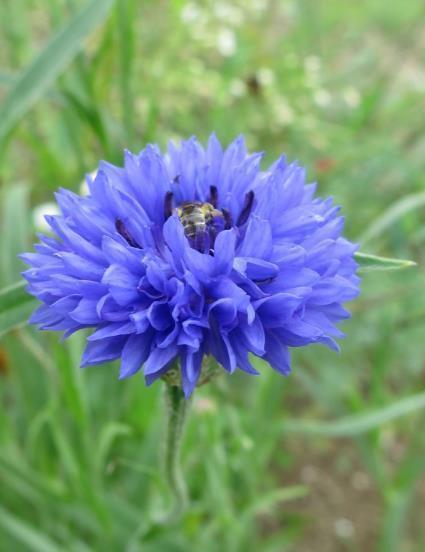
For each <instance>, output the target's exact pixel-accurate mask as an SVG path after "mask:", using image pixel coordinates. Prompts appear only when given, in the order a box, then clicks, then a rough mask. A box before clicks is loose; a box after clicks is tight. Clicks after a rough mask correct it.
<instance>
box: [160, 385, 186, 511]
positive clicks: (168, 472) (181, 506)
mask: <svg viewBox="0 0 425 552" xmlns="http://www.w3.org/2000/svg"><path fill="white" fill-rule="evenodd" d="M165 404H166V431H165V449H164V471H165V479H166V482H167V485H168V487H169V489H170V491H171V493H172V495H173V500H174V505H173V509H172V511H171V513H170V516H169V517H170V520H171V519H174V520H175V519H178V518H180V517H181V516H182V514H183V513H184V511H185V510H186V509H187V506H188V495H187V489H186V483H185V481H184V478H183V476H182V472H181V465H180V444H181V437H182V433H183V426H184V421H185V417H186V411H187V406H188V401H186V399H185V398H184V395H183V392H182V390H181V388H180V387H178V386H176V385H170V384H169V383H166V384H165Z"/></svg>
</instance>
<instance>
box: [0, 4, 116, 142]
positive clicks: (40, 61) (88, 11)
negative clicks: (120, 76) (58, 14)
mask: <svg viewBox="0 0 425 552" xmlns="http://www.w3.org/2000/svg"><path fill="white" fill-rule="evenodd" d="M112 2H113V0H92V1H91V2H90V3H89V4H88V5H87V6H86V7H85V8H84V9H83V10H82V11H81V12H79V13H78V14H77V15H76V16H75V17H74V18H72V19H71V21H70V22H69V23H68V24H67V25H66V26H65V27H63V28H62V29H61V30H60V31H59V33H58V34H57V35H56V36H54V37H53V38H52V39H51V40H50V41H49V42H48V44H47V46H46V47H45V48H44V50H42V52H41V53H40V54H39V56H38V57H37V58H36V59H35V60H34V61H33V62H32V63H31V64H30V65H29V67H27V69H25V70H24V71H23V72H22V74H21V75H20V76H19V78H18V79H17V81H16V82H15V84H14V85H13V86H12V88H11V89H10V91H9V93H8V95H7V96H6V98H5V100H4V102H3V104H2V106H1V107H0V140H2V139H3V138H4V137H5V136H6V135H7V134H8V133H9V132H10V131H11V130H12V128H13V127H14V126H15V125H16V124H17V123H18V122H19V120H20V119H21V118H22V117H23V116H24V115H25V113H27V112H28V111H29V110H30V109H31V108H32V106H33V105H34V104H35V103H36V102H37V101H38V100H40V99H41V98H43V97H44V94H45V92H46V91H47V89H48V88H49V87H50V86H51V85H52V84H53V83H54V82H55V80H56V78H57V77H58V76H59V75H60V74H61V73H62V72H63V71H64V70H65V68H66V67H67V65H68V64H69V63H70V62H71V60H72V59H73V57H74V56H75V55H76V54H77V52H78V51H79V50H80V49H81V47H82V44H83V41H84V39H85V38H86V37H87V36H88V35H89V34H90V33H91V32H92V31H93V30H94V29H95V28H96V27H97V26H98V25H99V24H100V23H102V21H103V20H104V19H105V17H106V15H107V14H108V12H109V9H110V8H111V6H112Z"/></svg>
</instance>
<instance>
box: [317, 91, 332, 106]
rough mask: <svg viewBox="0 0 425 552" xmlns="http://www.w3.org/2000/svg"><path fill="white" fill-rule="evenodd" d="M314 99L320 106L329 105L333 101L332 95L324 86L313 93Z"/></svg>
mask: <svg viewBox="0 0 425 552" xmlns="http://www.w3.org/2000/svg"><path fill="white" fill-rule="evenodd" d="M313 100H314V102H315V103H316V104H317V105H318V106H319V107H329V105H330V104H331V102H332V96H331V95H330V93H329V92H328V91H327V90H325V89H324V88H318V89H317V90H315V91H314V93H313Z"/></svg>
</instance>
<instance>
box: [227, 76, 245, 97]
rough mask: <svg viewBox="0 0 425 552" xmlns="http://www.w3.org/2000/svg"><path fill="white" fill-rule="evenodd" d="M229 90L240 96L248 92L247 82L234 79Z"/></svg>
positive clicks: (233, 94)
mask: <svg viewBox="0 0 425 552" xmlns="http://www.w3.org/2000/svg"><path fill="white" fill-rule="evenodd" d="M229 92H230V94H231V95H232V96H235V97H236V98H240V97H241V96H245V94H246V86H245V83H244V82H243V81H242V80H241V79H233V80H232V81H231V83H230V88H229Z"/></svg>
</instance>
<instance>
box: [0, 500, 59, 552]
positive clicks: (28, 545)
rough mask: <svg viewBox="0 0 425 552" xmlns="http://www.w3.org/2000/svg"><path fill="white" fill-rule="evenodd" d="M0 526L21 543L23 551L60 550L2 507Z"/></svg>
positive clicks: (44, 536) (53, 551)
mask: <svg viewBox="0 0 425 552" xmlns="http://www.w3.org/2000/svg"><path fill="white" fill-rule="evenodd" d="M0 526H1V527H3V529H4V530H5V531H6V532H7V533H8V534H9V535H11V536H12V537H13V538H14V539H16V541H17V542H20V543H22V544H23V545H24V546H25V550H31V551H33V552H58V550H60V547H59V546H58V545H57V544H55V543H54V542H53V541H52V540H51V539H50V538H48V537H47V536H46V535H43V534H42V533H40V532H39V531H38V530H36V529H35V528H34V527H32V526H31V525H28V523H26V522H24V521H22V520H20V519H19V518H17V517H16V516H14V515H13V514H11V513H10V512H7V511H6V510H5V509H4V508H2V507H0Z"/></svg>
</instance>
